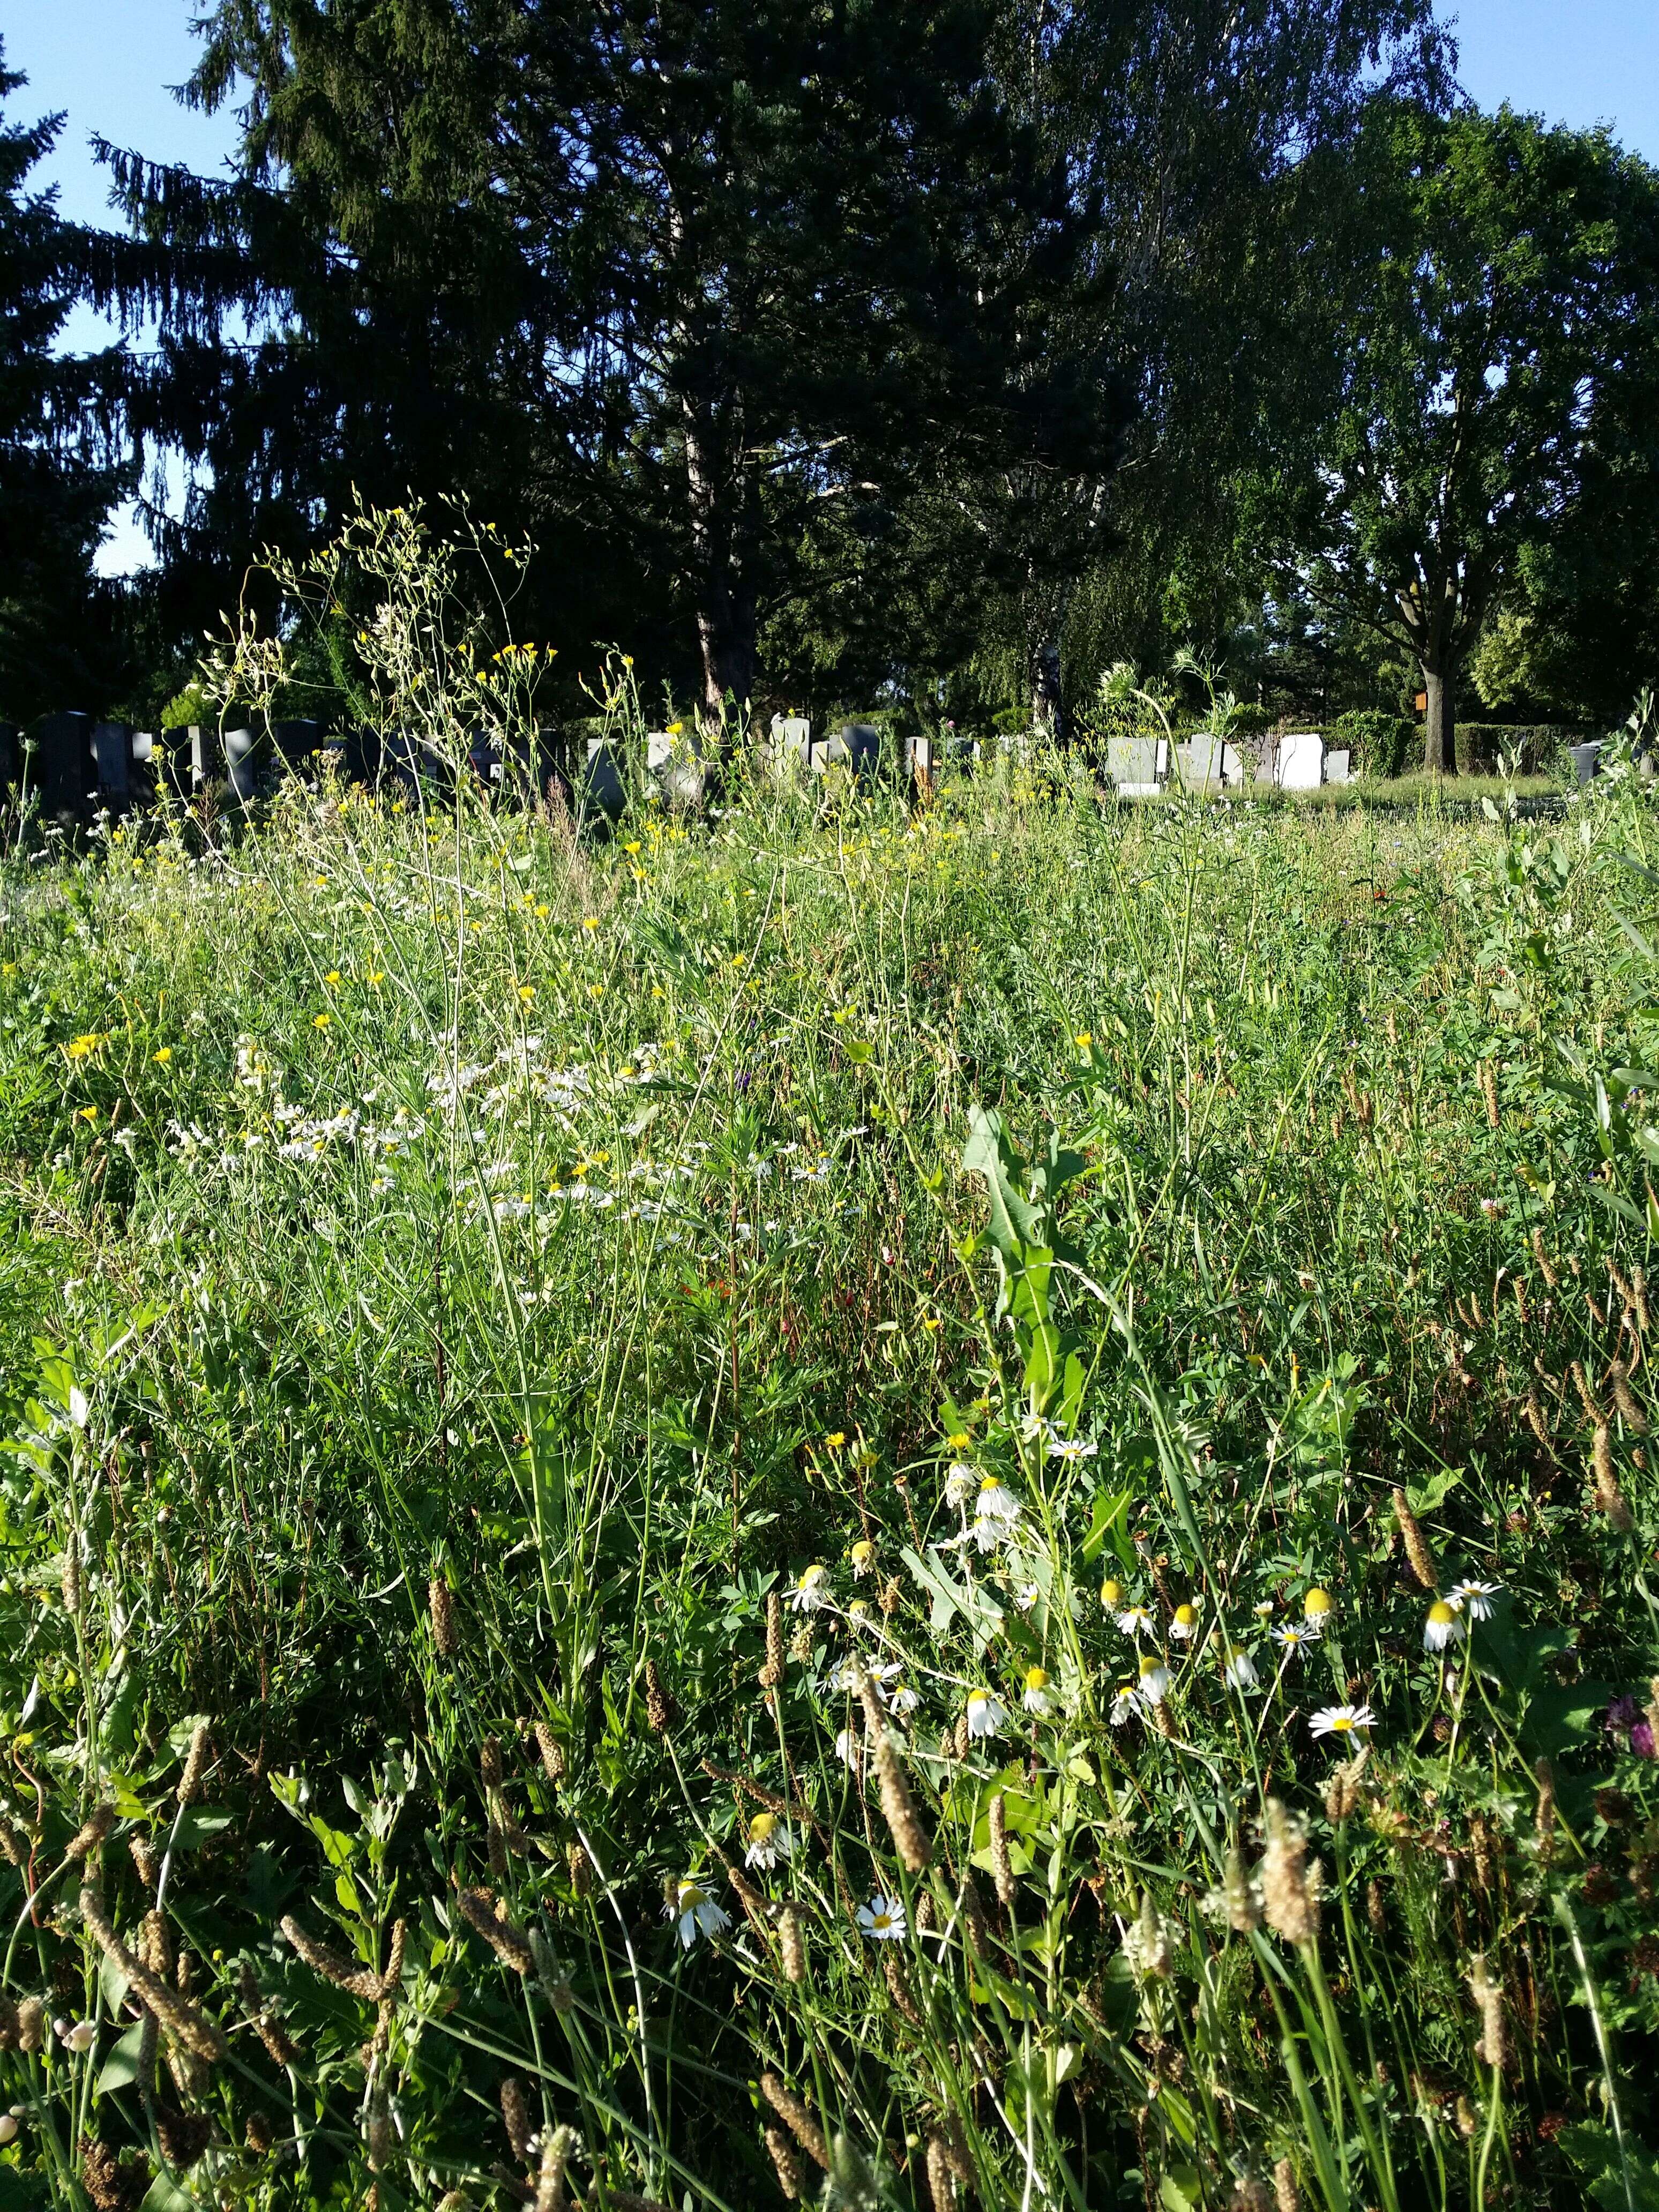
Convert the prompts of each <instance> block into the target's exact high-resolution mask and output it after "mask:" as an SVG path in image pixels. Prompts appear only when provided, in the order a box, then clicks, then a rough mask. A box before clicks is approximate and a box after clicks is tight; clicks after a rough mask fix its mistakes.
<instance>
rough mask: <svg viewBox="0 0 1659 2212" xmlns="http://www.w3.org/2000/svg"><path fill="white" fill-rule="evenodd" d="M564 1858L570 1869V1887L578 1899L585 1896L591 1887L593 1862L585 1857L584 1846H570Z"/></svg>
mask: <svg viewBox="0 0 1659 2212" xmlns="http://www.w3.org/2000/svg"><path fill="white" fill-rule="evenodd" d="M564 1856H565V1863H566V1864H567V1865H568V1867H569V1869H570V1887H572V1889H574V1891H575V1893H576V1894H577V1896H578V1897H586V1896H587V1895H588V1894H589V1893H590V1892H591V1891H592V1887H593V1862H592V1859H591V1858H589V1857H588V1856H587V1850H586V1845H585V1844H579V1843H577V1844H569V1845H568V1846H567V1848H566V1850H565V1855H564Z"/></svg>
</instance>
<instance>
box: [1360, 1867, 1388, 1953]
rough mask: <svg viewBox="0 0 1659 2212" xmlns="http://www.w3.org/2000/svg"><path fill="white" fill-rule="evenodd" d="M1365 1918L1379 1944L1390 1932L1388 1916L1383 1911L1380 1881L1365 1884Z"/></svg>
mask: <svg viewBox="0 0 1659 2212" xmlns="http://www.w3.org/2000/svg"><path fill="white" fill-rule="evenodd" d="M1365 1917H1366V1919H1367V1920H1368V1921H1369V1922H1370V1929H1371V1933H1372V1935H1373V1936H1376V1939H1377V1941H1378V1942H1382V1940H1383V1937H1384V1936H1386V1935H1387V1934H1388V1932H1389V1921H1388V1915H1387V1914H1386V1913H1385V1912H1384V1911H1383V1885H1382V1883H1381V1882H1380V1881H1368V1882H1367V1883H1366V1884H1365Z"/></svg>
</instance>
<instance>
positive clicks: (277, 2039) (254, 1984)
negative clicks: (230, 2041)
mask: <svg viewBox="0 0 1659 2212" xmlns="http://www.w3.org/2000/svg"><path fill="white" fill-rule="evenodd" d="M241 1987H242V2002H243V2003H244V2004H245V2005H246V2008H247V2016H248V2021H249V2024H250V2025H251V2026H252V2029H253V2033H255V2034H256V2035H257V2036H258V2039H259V2040H260V2042H261V2043H262V2044H264V2047H265V2050H266V2051H267V2053H268V2054H269V2056H270V2058H271V2060H272V2062H273V2063H275V2064H276V2065H277V2066H280V2067H282V2068H283V2069H285V2070H286V2069H287V2068H289V2067H290V2066H293V2065H295V2064H296V2063H298V2060H299V2057H300V2046H299V2045H298V2044H296V2043H295V2040H294V2039H293V2038H292V2036H290V2035H289V2033H288V2031H287V2030H286V2029H285V2028H284V2027H283V2023H282V2022H281V2021H280V2020H278V2019H277V2017H276V2015H275V2014H274V2013H273V2012H271V2011H270V2008H268V2007H267V2005H266V2004H265V2002H264V1998H263V1997H262V1996H260V1994H259V1984H258V1981H257V1980H256V1979H255V1978H254V1973H253V1969H252V1966H246V1965H245V1966H243V1968H242V1978H241Z"/></svg>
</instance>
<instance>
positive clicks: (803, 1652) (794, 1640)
mask: <svg viewBox="0 0 1659 2212" xmlns="http://www.w3.org/2000/svg"><path fill="white" fill-rule="evenodd" d="M789 1656H790V1657H791V1658H792V1659H793V1661H794V1662H795V1664H796V1666H798V1667H805V1666H806V1665H807V1664H808V1663H809V1662H811V1656H812V1624H811V1620H810V1619H809V1620H803V1621H802V1622H801V1625H800V1626H799V1628H798V1629H797V1630H796V1631H795V1632H794V1634H793V1636H792V1637H791V1638H790V1639H789ZM613 2194H614V2191H613Z"/></svg>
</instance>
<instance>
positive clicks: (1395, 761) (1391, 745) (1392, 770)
mask: <svg viewBox="0 0 1659 2212" xmlns="http://www.w3.org/2000/svg"><path fill="white" fill-rule="evenodd" d="M1328 738H1329V742H1330V743H1331V744H1334V745H1338V746H1341V745H1346V747H1347V748H1348V749H1349V750H1350V751H1351V752H1352V755H1353V757H1354V765H1355V766H1356V767H1357V768H1358V769H1359V771H1360V773H1361V774H1362V775H1371V776H1394V775H1399V774H1400V772H1401V769H1403V768H1404V767H1405V766H1406V765H1407V751H1408V750H1409V748H1410V746H1411V743H1412V738H1413V729H1412V725H1411V724H1410V723H1409V722H1408V721H1407V720H1405V718H1404V716H1403V715H1400V714H1379V713H1377V712H1376V711H1375V710H1374V709H1367V708H1354V709H1353V710H1352V711H1351V712H1350V713H1348V714H1339V715H1338V716H1337V718H1336V720H1335V721H1334V722H1333V723H1332V725H1331V726H1330V730H1329V732H1328Z"/></svg>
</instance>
